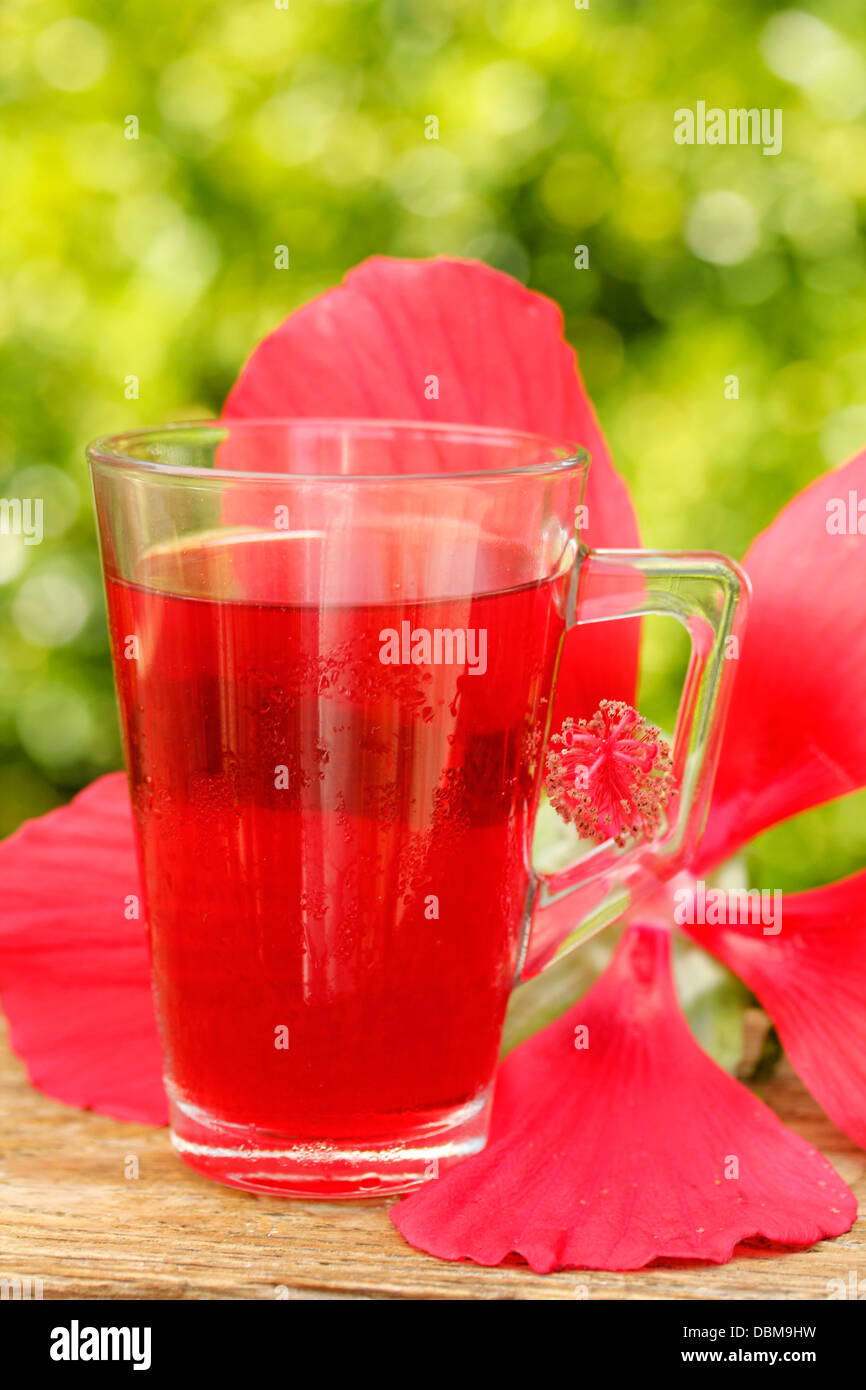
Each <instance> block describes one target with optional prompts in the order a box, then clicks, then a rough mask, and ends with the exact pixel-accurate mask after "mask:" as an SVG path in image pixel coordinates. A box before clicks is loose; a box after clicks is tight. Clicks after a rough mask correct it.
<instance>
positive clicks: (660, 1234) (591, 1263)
mask: <svg viewBox="0 0 866 1390" xmlns="http://www.w3.org/2000/svg"><path fill="white" fill-rule="evenodd" d="M581 1027H583V1028H586V1029H587V1030H588V1031H587V1034H586V1035H585V1036H586V1038H587V1039H588V1046H587V1047H585V1048H581V1047H580V1046H578V1043H579V1042H580V1041H582V1036H581V1035H579V1034H577V1033H576V1030H577V1029H578V1028H581ZM735 1171H736V1172H737V1173H738V1176H731V1175H732V1174H734V1173H735ZM856 1212H857V1208H856V1202H855V1200H854V1196H853V1194H852V1193H851V1192H850V1191H849V1189H848V1188H847V1187H846V1186H845V1184H844V1183H843V1182H842V1180H841V1178H840V1177H839V1176H838V1174H837V1173H836V1172H835V1171H834V1170H833V1168H831V1166H830V1164H829V1163H828V1162H827V1161H826V1159H824V1158H823V1157H822V1156H821V1155H820V1154H819V1153H817V1152H816V1150H815V1149H813V1148H811V1147H810V1146H809V1145H808V1144H807V1143H806V1142H805V1140H803V1139H801V1138H799V1136H798V1135H796V1134H793V1133H791V1131H790V1130H787V1129H786V1128H785V1127H784V1126H783V1125H782V1124H781V1123H780V1122H779V1120H777V1119H776V1117H775V1115H773V1113H772V1112H771V1111H770V1110H768V1109H767V1107H766V1106H765V1105H763V1104H762V1103H761V1102H760V1101H759V1100H757V1099H756V1097H755V1096H753V1095H752V1094H751V1092H749V1091H747V1090H746V1089H745V1087H743V1086H741V1085H740V1084H739V1083H738V1082H736V1081H734V1080H733V1078H732V1077H730V1076H728V1075H727V1073H726V1072H723V1071H721V1069H720V1068H719V1067H717V1066H716V1064H715V1063H714V1062H713V1061H711V1059H710V1058H709V1057H707V1055H706V1054H705V1053H704V1052H702V1051H701V1050H700V1048H699V1047H698V1046H697V1044H696V1043H695V1041H694V1039H693V1037H692V1035H691V1033H690V1032H689V1030H688V1027H687V1025H686V1023H685V1020H684V1018H683V1016H682V1014H681V1012H680V1010H679V1007H678V1005H677V1002H676V997H675V994H674V989H673V984H672V981H671V974H670V938H669V935H668V933H667V932H664V931H659V930H657V929H655V928H652V927H636V928H633V929H631V930H630V932H629V933H628V935H627V936H626V937H625V938H624V939H623V941H622V942H621V944H620V946H619V948H618V950H617V953H616V955H615V956H614V959H613V961H612V963H611V966H610V967H609V969H608V970H607V972H606V973H605V974H604V975H603V976H602V978H601V979H600V980H599V981H598V983H597V984H596V985H595V986H594V987H593V988H592V989H591V990H590V992H589V994H587V995H586V996H585V997H584V998H583V999H581V1000H580V1002H579V1003H578V1004H577V1005H576V1006H575V1007H574V1008H572V1009H571V1010H569V1012H568V1013H567V1014H565V1016H564V1017H563V1018H561V1019H559V1020H558V1021H557V1022H556V1023H554V1024H552V1025H551V1026H550V1027H549V1028H546V1029H545V1030H544V1031H543V1032H542V1033H540V1034H537V1035H536V1036H535V1037H534V1038H531V1039H530V1040H529V1042H526V1043H524V1044H523V1045H522V1046H521V1047H519V1048H518V1049H517V1050H516V1051H515V1052H513V1053H511V1054H510V1055H509V1056H508V1057H507V1058H506V1060H505V1062H504V1063H503V1065H502V1069H501V1072H500V1076H499V1080H498V1083H497V1092H496V1099H495V1101H494V1113H493V1124H492V1131H491V1138H490V1143H489V1145H488V1147H487V1149H485V1150H484V1151H483V1152H482V1153H481V1154H479V1155H478V1156H477V1157H474V1158H469V1159H466V1160H464V1161H463V1162H462V1163H459V1164H458V1165H457V1166H456V1167H455V1168H453V1169H451V1170H450V1171H449V1172H447V1173H446V1174H445V1176H444V1177H442V1178H440V1179H439V1180H437V1181H435V1182H431V1183H428V1184H426V1185H425V1186H424V1187H422V1188H421V1189H420V1190H419V1191H418V1192H416V1193H414V1194H413V1195H412V1196H410V1197H408V1198H407V1199H406V1200H405V1201H403V1202H402V1203H400V1205H399V1206H397V1207H395V1208H394V1210H393V1211H392V1214H391V1215H392V1219H393V1221H394V1224H395V1225H396V1226H397V1228H398V1229H399V1230H400V1231H401V1232H402V1234H403V1235H404V1236H405V1237H406V1239H407V1240H408V1241H409V1242H410V1243H411V1244H412V1245H416V1246H418V1247H420V1248H421V1249H422V1250H426V1251H428V1252H429V1253H430V1254H433V1255H438V1256H440V1257H441V1258H443V1259H449V1260H460V1259H471V1260H474V1261H475V1262H476V1263H478V1264H484V1265H494V1264H499V1263H500V1262H501V1261H502V1260H504V1259H505V1258H506V1257H507V1256H508V1255H509V1254H511V1253H513V1252H516V1253H517V1254H519V1255H522V1256H523V1258H524V1259H525V1260H527V1261H528V1263H529V1264H530V1265H531V1266H532V1268H533V1269H534V1270H536V1271H537V1272H538V1273H540V1274H545V1273H548V1272H550V1271H551V1270H554V1269H575V1268H589V1269H639V1268H642V1267H643V1266H644V1265H647V1264H649V1263H650V1262H651V1261H653V1260H656V1259H658V1258H661V1257H668V1258H679V1259H698V1260H708V1261H711V1262H713V1263H716V1264H719V1263H722V1262H724V1261H725V1260H728V1259H730V1257H731V1255H732V1254H733V1251H734V1249H735V1247H736V1246H737V1245H738V1244H739V1243H740V1242H741V1241H744V1240H749V1239H752V1238H755V1237H763V1238H765V1239H767V1240H769V1241H772V1242H774V1243H776V1244H780V1245H785V1246H797V1247H802V1246H806V1245H810V1244H812V1243H813V1242H815V1241H817V1240H820V1239H822V1237H824V1236H830V1235H840V1234H841V1233H842V1232H843V1231H847V1230H849V1229H850V1227H851V1225H852V1224H853V1222H854V1219H855V1217H856Z"/></svg>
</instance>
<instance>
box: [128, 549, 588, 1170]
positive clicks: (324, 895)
mask: <svg viewBox="0 0 866 1390" xmlns="http://www.w3.org/2000/svg"><path fill="white" fill-rule="evenodd" d="M424 546H425V542H424V538H423V536H422V535H421V534H419V538H418V553H417V555H416V556H415V559H414V560H412V561H411V562H407V539H406V527H405V524H404V523H400V524H397V523H396V522H392V523H389V524H379V525H377V526H376V527H374V528H369V527H368V528H364V527H358V528H354V529H353V530H352V532H351V535H350V536H349V537H348V539H347V540H345V542H343V541H341V544H340V547H339V552H338V558H337V552H335V549H334V547H333V545H331V546H330V547H329V546H327V545H326V543H325V538H324V536H323V535H322V534H320V533H318V532H316V531H315V530H307V531H301V532H298V531H295V532H289V533H286V532H283V533H280V532H278V531H275V532H273V533H267V532H259V533H254V532H252V531H251V530H250V529H243V528H234V529H233V528H228V529H223V530H215V531H213V532H211V533H204V534H201V535H199V536H195V537H187V538H186V539H185V540H183V541H182V542H181V541H179V542H176V543H174V544H173V545H170V546H162V547H160V546H157V547H154V548H152V549H151V550H149V551H144V553H142V554H141V555H140V556H139V558H138V562H137V564H136V567H135V573H134V575H133V577H132V578H130V577H129V576H127V577H126V578H120V577H119V574H118V573H117V572H116V570H115V568H114V567H113V566H112V563H111V560H110V557H106V560H105V565H106V582H107V592H108V607H109V619H110V626H111V633H112V645H113V650H114V656H115V668H116V676H117V684H118V690H119V697H120V704H121V711H122V723H123V730H124V738H125V746H126V754H127V766H128V771H129V777H130V784H131V791H132V799H133V806H134V811H135V817H136V823H137V828H138V840H139V847H140V856H141V867H142V881H143V884H144V892H145V899H146V901H145V909H146V916H147V921H148V927H149V932H150V941H151V950H152V960H153V971H154V984H155V995H156V1000H157V1008H158V1015H159V1022H160V1028H161V1033H162V1038H163V1045H164V1049H165V1059H166V1079H167V1085H168V1089H169V1095H170V1098H171V1102H172V1111H173V1132H174V1136H175V1142H176V1144H177V1145H178V1147H179V1148H180V1150H181V1152H182V1153H183V1155H184V1157H185V1158H186V1159H187V1161H188V1162H191V1163H192V1164H193V1166H197V1167H199V1168H201V1169H202V1170H203V1171H205V1172H207V1173H209V1174H210V1175H212V1176H216V1177H219V1178H221V1179H222V1180H223V1181H228V1182H237V1183H239V1184H241V1185H243V1186H247V1187H254V1188H259V1189H262V1190H268V1191H274V1190H284V1191H290V1192H309V1193H311V1194H316V1193H318V1194H334V1195H339V1194H340V1193H341V1192H346V1193H355V1194H356V1193H357V1192H359V1191H361V1192H363V1191H364V1190H367V1189H369V1190H376V1189H379V1188H381V1187H383V1186H390V1187H391V1188H399V1187H400V1186H406V1185H409V1184H411V1183H412V1182H415V1181H417V1180H418V1177H419V1175H420V1176H423V1175H424V1170H425V1164H427V1163H428V1160H429V1158H430V1155H434V1156H435V1158H436V1159H437V1161H438V1160H439V1159H442V1160H443V1161H447V1160H448V1158H449V1156H450V1150H449V1148H448V1146H447V1144H446V1145H445V1146H443V1145H442V1144H441V1143H439V1142H438V1141H437V1136H441V1135H443V1134H448V1133H458V1134H459V1142H457V1143H455V1144H454V1145H453V1152H454V1155H455V1156H459V1155H460V1154H461V1153H465V1152H470V1151H472V1150H473V1149H477V1148H480V1147H481V1146H482V1144H483V1142H484V1137H485V1131H486V1116H487V1102H488V1100H489V1093H490V1086H491V1077H492V1075H493V1071H494V1067H495V1063H496V1056H497V1050H498V1047H499V1042H500V1034H501V1029H502V1023H503V1018H504V1012H505V1007H506V1003H507V999H508V995H509V992H510V990H511V988H512V986H513V984H514V980H515V973H516V969H517V966H518V955H519V951H520V947H521V943H522V933H523V930H524V926H525V922H526V916H527V895H528V891H529V885H530V869H529V842H530V836H531V830H532V822H533V815H534V810H535V805H536V802H537V796H538V791H539V779H540V775H541V761H542V753H543V743H544V734H545V726H546V721H547V714H548V697H549V693H550V690H551V686H552V681H553V675H554V667H555V664H556V658H557V653H558V650H559V645H560V640H561V637H562V634H563V630H564V619H563V588H562V583H563V581H562V578H561V577H559V578H553V579H545V580H542V581H537V580H535V581H533V580H530V581H529V582H526V581H525V578H524V582H520V579H521V576H524V577H525V575H526V574H527V573H529V572H531V562H530V557H528V556H527V555H526V554H525V553H523V552H522V551H521V549H520V547H519V546H518V545H517V543H516V542H513V541H506V540H504V539H503V538H501V537H492V536H490V537H485V536H484V535H483V533H479V531H478V528H477V527H474V526H473V527H469V526H461V525H459V524H457V523H455V524H454V528H453V536H452V537H451V540H450V542H449V545H448V547H447V551H448V556H449V559H448V564H447V566H446V567H445V568H444V569H441V570H440V571H439V572H438V573H437V575H435V576H432V577H431V575H430V574H429V573H428V572H427V571H426V570H425V569H424V564H423V560H419V558H418V557H419V556H421V555H422V554H423V552H424ZM408 553H409V554H411V553H412V552H411V548H410V551H409V552H408ZM416 562H417V563H416ZM371 1155H375V1156H376V1162H375V1163H374V1162H373V1160H372V1158H371ZM325 1157H326V1158H327V1161H326V1162H325ZM383 1171H384V1176H383Z"/></svg>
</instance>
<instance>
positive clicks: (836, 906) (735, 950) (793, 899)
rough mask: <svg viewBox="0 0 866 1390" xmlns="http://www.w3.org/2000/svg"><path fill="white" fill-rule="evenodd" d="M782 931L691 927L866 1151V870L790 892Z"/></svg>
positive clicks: (825, 1104) (827, 1106) (822, 1101)
mask: <svg viewBox="0 0 866 1390" xmlns="http://www.w3.org/2000/svg"><path fill="white" fill-rule="evenodd" d="M778 922H779V917H778V914H776V917H775V921H774V924H773V925H774V926H775V925H778ZM781 924H782V929H781V931H780V932H779V933H778V934H777V935H766V936H765V935H764V928H763V926H761V925H760V924H758V925H757V926H752V925H745V924H744V925H741V926H740V925H735V926H730V925H728V926H695V927H689V928H687V930H688V931H689V933H690V935H691V936H693V937H694V938H695V940H696V941H698V942H699V943H700V945H701V946H704V947H705V948H706V949H707V950H708V951H712V952H713V954H714V955H716V956H718V957H719V959H720V960H722V961H724V963H725V964H726V965H727V966H729V967H730V968H731V969H732V970H735V971H736V973H737V974H738V975H739V976H740V977H741V979H743V980H744V981H745V982H746V984H747V985H748V986H749V988H750V989H751V990H753V991H754V993H755V994H756V995H757V996H758V998H759V999H760V1001H761V1003H762V1004H763V1006H764V1008H765V1009H766V1010H767V1013H768V1014H769V1015H770V1017H771V1018H772V1019H773V1022H774V1023H775V1025H776V1029H777V1031H778V1034H779V1038H780V1040H781V1043H782V1046H783V1047H784V1049H785V1052H786V1053H787V1055H788V1058H789V1060H790V1062H791V1064H792V1066H793V1067H794V1068H795V1069H796V1071H797V1073H798V1074H799V1076H800V1077H801V1078H802V1080H803V1082H804V1084H805V1085H806V1086H807V1087H808V1088H809V1090H810V1091H811V1093H812V1095H813V1096H814V1097H815V1099H816V1100H817V1101H818V1102H819V1104H820V1105H822V1106H823V1108H824V1110H826V1112H827V1114H828V1115H829V1116H830V1118H831V1120H833V1122H834V1124H837V1125H838V1126H839V1128H840V1129H841V1130H844V1132H845V1133H846V1134H849V1135H850V1136H851V1138H852V1139H853V1140H854V1141H855V1143H857V1144H860V1145H861V1147H862V1148H866V1007H864V1001H866V870H864V871H863V872H862V873H858V874H854V875H853V876H852V877H851V878H846V879H842V880H841V882H839V883H831V884H828V885H827V886H826V887H823V888H813V889H810V890H809V891H808V892H806V893H791V894H787V893H786V894H785V895H784V899H783V902H782V916H781Z"/></svg>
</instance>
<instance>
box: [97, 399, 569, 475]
mask: <svg viewBox="0 0 866 1390" xmlns="http://www.w3.org/2000/svg"><path fill="white" fill-rule="evenodd" d="M230 429H237V430H249V431H254V430H265V429H283V430H289V429H290V430H293V431H296V432H297V433H303V432H304V431H305V430H308V429H309V430H316V429H318V430H320V431H329V432H331V433H333V434H339V433H341V432H346V431H347V430H352V431H353V432H355V433H357V434H367V435H370V436H374V437H375V436H376V435H377V434H381V435H382V437H383V438H384V437H386V436H391V437H393V436H394V435H397V436H398V437H399V436H400V435H403V436H409V435H412V434H415V435H433V436H442V437H448V438H451V439H454V440H455V441H456V442H459V441H460V440H461V439H462V440H463V441H464V442H472V441H484V440H487V441H488V442H489V443H491V444H493V443H494V442H498V443H499V445H500V446H501V445H503V444H505V443H506V442H507V441H509V440H511V441H514V440H517V441H523V442H530V443H533V444H537V445H539V446H540V447H541V448H543V449H545V448H549V449H550V450H551V453H552V454H557V453H558V454H560V455H562V456H561V457H551V458H550V459H545V460H544V461H543V462H542V463H530V464H523V465H519V466H517V467H512V468H478V469H471V470H467V471H465V472H458V473H279V472H270V473H268V472H257V471H253V470H246V469H235V468H219V469H215V468H212V467H211V468H201V467H198V466H197V465H196V464H173V463H160V462H157V461H156V460H155V459H143V458H136V457H135V456H134V455H133V454H131V453H125V452H124V446H126V447H127V448H128V447H129V446H130V445H131V444H133V442H134V441H135V440H144V439H148V438H155V439H158V438H159V436H161V435H167V436H171V435H172V434H174V433H178V434H179V433H181V432H182V431H197V432H207V431H213V432H214V433H216V432H218V431H225V430H230ZM85 452H86V454H87V457H88V459H89V460H90V462H91V463H103V464H108V465H109V466H111V467H116V468H119V469H122V470H126V471H129V470H136V471H140V472H144V473H154V474H160V475H164V476H167V477H181V478H197V479H203V478H210V479H211V480H213V481H215V482H221V481H222V480H223V479H228V478H246V479H252V480H257V481H259V482H271V483H272V482H274V481H275V480H276V479H278V478H291V479H293V480H298V481H307V482H320V483H322V482H325V483H327V482H334V483H336V482H342V483H349V482H351V483H386V482H403V483H406V482H407V481H409V480H411V481H414V482H422V481H423V482H455V481H457V480H460V479H462V480H464V481H465V480H466V479H469V478H473V479H480V478H505V477H531V476H532V475H533V474H536V473H540V474H544V473H567V472H569V471H577V470H578V469H581V468H586V467H587V465H588V464H589V462H590V456H589V453H588V452H587V450H586V449H584V448H583V447H582V446H581V445H579V444H575V443H574V442H573V441H571V440H562V439H558V438H556V437H555V436H553V435H546V434H534V433H533V432H532V431H531V430H516V429H510V428H509V427H508V426H507V425H468V424H459V423H453V424H452V423H449V422H447V421H446V422H441V423H440V422H439V421H434V420H390V419H376V418H366V419H363V418H360V417H358V418H355V417H353V416H340V415H333V416H329V415H321V416H319V415H298V416H273V417H264V416H263V417H260V418H254V419H244V418H238V419H236V420H235V419H228V420H213V419H211V420H177V421H172V422H171V423H169V424H167V425H155V426H151V427H149V428H136V429H133V430H124V431H123V432H122V433H120V434H105V435H100V436H99V438H98V439H94V440H92V442H91V443H90V444H88V445H87V446H86V449H85Z"/></svg>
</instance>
